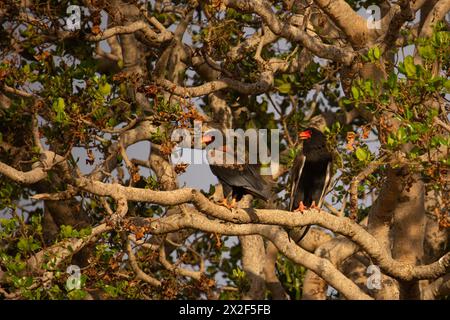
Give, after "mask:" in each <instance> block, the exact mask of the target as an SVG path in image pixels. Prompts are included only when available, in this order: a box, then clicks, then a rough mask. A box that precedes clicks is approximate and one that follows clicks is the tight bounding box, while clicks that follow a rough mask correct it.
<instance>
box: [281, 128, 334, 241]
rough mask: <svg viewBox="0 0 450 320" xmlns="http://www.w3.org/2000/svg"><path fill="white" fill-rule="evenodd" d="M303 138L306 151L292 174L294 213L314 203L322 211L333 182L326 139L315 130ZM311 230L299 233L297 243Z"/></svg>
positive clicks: (302, 134)
mask: <svg viewBox="0 0 450 320" xmlns="http://www.w3.org/2000/svg"><path fill="white" fill-rule="evenodd" d="M300 138H301V139H303V140H304V141H303V149H302V152H301V153H300V154H299V155H298V156H297V157H296V159H295V160H294V165H293V167H292V170H291V192H290V203H289V210H290V211H293V210H295V209H296V208H298V207H299V205H300V202H302V203H303V204H304V205H305V206H307V207H309V206H311V205H312V203H313V202H314V203H315V204H316V205H318V206H319V207H320V206H321V205H322V201H323V197H324V195H325V192H326V190H327V188H328V186H329V183H330V180H331V169H332V155H331V152H330V151H329V150H328V149H327V140H326V137H325V135H324V134H323V133H322V132H320V131H319V130H317V129H315V128H308V129H306V130H305V131H303V132H302V133H301V134H300ZM308 229H309V228H307V227H303V228H301V230H299V229H297V230H296V232H295V233H296V234H295V236H293V238H294V240H296V241H300V240H301V239H302V238H303V237H304V236H305V234H306V232H307V231H308Z"/></svg>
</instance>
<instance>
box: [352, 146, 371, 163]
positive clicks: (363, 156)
mask: <svg viewBox="0 0 450 320" xmlns="http://www.w3.org/2000/svg"><path fill="white" fill-rule="evenodd" d="M355 154H356V158H358V160H359V161H366V160H367V159H368V158H369V154H368V152H367V151H366V150H364V149H363V148H358V149H356V152H355Z"/></svg>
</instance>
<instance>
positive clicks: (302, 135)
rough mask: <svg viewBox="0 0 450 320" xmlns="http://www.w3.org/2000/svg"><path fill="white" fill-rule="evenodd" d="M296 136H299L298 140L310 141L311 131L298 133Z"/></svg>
mask: <svg viewBox="0 0 450 320" xmlns="http://www.w3.org/2000/svg"><path fill="white" fill-rule="evenodd" d="M298 136H299V138H300V140H307V139H311V136H312V132H311V130H305V131H302V132H300V133H299V134H298Z"/></svg>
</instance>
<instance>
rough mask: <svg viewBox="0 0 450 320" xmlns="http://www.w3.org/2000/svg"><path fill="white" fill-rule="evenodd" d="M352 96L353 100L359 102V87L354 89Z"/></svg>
mask: <svg viewBox="0 0 450 320" xmlns="http://www.w3.org/2000/svg"><path fill="white" fill-rule="evenodd" d="M352 95H353V99H355V100H358V99H359V96H360V95H359V89H358V88H357V87H354V86H353V87H352Z"/></svg>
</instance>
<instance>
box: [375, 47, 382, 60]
mask: <svg viewBox="0 0 450 320" xmlns="http://www.w3.org/2000/svg"><path fill="white" fill-rule="evenodd" d="M373 56H374V58H375V59H376V60H380V58H381V51H380V48H378V47H375V48H373Z"/></svg>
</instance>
